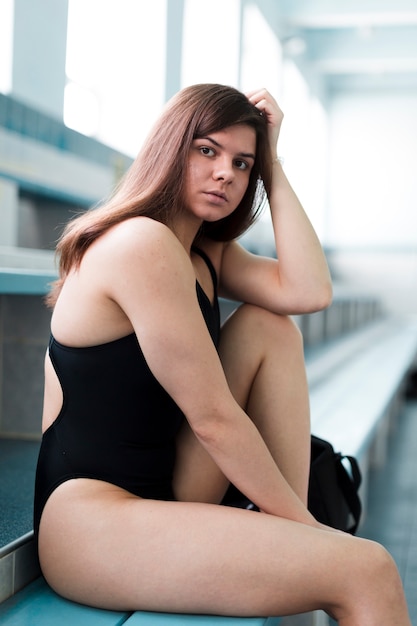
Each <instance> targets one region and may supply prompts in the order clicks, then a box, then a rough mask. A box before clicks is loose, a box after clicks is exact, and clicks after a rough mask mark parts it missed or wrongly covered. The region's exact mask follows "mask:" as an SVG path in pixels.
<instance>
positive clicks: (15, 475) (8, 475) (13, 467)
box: [0, 439, 39, 549]
mask: <svg viewBox="0 0 417 626" xmlns="http://www.w3.org/2000/svg"><path fill="white" fill-rule="evenodd" d="M38 450H39V443H37V442H34V441H14V440H10V439H0V549H1V548H2V547H4V546H5V545H7V544H8V543H11V542H12V541H15V540H16V539H18V538H19V537H21V536H22V535H25V534H26V533H28V532H30V531H31V530H32V528H33V524H32V510H33V509H32V505H33V487H34V476H35V468H36V461H37V456H38Z"/></svg>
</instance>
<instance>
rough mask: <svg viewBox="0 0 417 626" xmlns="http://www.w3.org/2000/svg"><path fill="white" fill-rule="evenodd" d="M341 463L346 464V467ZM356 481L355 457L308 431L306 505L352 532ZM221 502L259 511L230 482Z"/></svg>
mask: <svg viewBox="0 0 417 626" xmlns="http://www.w3.org/2000/svg"><path fill="white" fill-rule="evenodd" d="M344 463H347V464H349V467H350V471H348V469H346V467H345V465H344ZM360 484H361V472H360V469H359V466H358V463H357V461H356V459H355V458H354V457H351V456H342V455H341V454H340V453H339V452H335V451H334V449H333V446H332V445H331V444H330V443H329V442H328V441H324V439H320V438H319V437H315V436H314V435H312V436H311V467H310V482H309V488H308V508H309V511H310V512H311V513H312V514H313V515H314V517H315V518H316V519H317V520H318V521H319V522H322V523H323V524H326V525H327V526H332V527H333V528H337V529H339V530H344V531H345V532H348V533H351V534H352V535H353V534H355V532H356V530H357V528H358V525H359V520H360V516H361V512H362V506H361V501H360V499H359V495H358V489H359V486H360ZM222 504H224V505H226V506H234V507H238V508H241V509H250V510H252V511H259V509H258V508H257V507H256V505H255V504H253V502H251V501H250V500H249V499H248V498H246V496H244V495H243V494H242V493H241V492H240V491H239V490H238V489H237V488H236V487H235V486H234V485H230V487H229V489H228V490H227V492H226V495H225V497H224V499H223V501H222Z"/></svg>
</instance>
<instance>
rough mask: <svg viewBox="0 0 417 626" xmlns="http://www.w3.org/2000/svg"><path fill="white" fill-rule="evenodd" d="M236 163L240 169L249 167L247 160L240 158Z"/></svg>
mask: <svg viewBox="0 0 417 626" xmlns="http://www.w3.org/2000/svg"><path fill="white" fill-rule="evenodd" d="M235 165H236V167H237V168H238V169H239V170H246V169H248V167H249V165H248V164H247V163H246V161H241V159H238V160H237V161H235Z"/></svg>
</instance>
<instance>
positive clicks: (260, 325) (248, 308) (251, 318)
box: [223, 304, 303, 349]
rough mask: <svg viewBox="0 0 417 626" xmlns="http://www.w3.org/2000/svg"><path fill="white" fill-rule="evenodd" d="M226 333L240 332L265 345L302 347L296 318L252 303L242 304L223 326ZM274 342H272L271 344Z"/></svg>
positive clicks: (243, 337) (301, 338) (243, 336)
mask: <svg viewBox="0 0 417 626" xmlns="http://www.w3.org/2000/svg"><path fill="white" fill-rule="evenodd" d="M223 331H224V334H225V335H227V334H228V333H229V332H230V331H231V332H232V333H233V334H235V333H239V334H240V336H241V337H242V339H243V340H245V339H247V338H250V339H255V338H256V341H257V343H258V345H259V343H262V342H265V345H266V346H268V347H270V346H271V345H280V346H281V347H285V346H289V347H291V348H293V349H302V347H303V337H302V334H301V331H300V329H299V327H298V326H297V324H296V323H295V322H294V320H293V319H292V318H291V317H290V316H288V315H278V314H277V313H272V312H271V311H268V310H267V309H264V308H262V307H259V306H255V305H252V304H242V305H241V306H240V307H239V308H238V309H237V310H236V311H235V312H234V313H233V315H232V316H230V318H229V319H228V320H227V321H226V323H225V324H224V326H223ZM271 342H272V344H271Z"/></svg>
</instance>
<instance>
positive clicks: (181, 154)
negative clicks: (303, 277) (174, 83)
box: [47, 84, 272, 305]
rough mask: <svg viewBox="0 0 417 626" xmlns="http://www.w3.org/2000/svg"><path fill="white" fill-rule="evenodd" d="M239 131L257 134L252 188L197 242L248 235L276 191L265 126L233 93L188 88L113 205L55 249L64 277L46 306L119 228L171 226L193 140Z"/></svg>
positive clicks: (67, 232)
mask: <svg viewBox="0 0 417 626" xmlns="http://www.w3.org/2000/svg"><path fill="white" fill-rule="evenodd" d="M235 124H247V125H249V126H251V127H252V128H254V129H255V131H256V137H257V145H256V158H255V163H254V166H253V168H252V170H251V175H250V179H249V184H248V187H247V190H246V193H245V195H244V197H243V199H242V201H241V202H240V204H239V206H238V207H237V208H236V209H235V211H234V212H233V213H232V214H231V215H229V216H228V217H226V218H224V219H222V220H219V221H218V222H214V223H209V222H204V223H203V225H202V227H201V229H200V232H199V235H200V236H201V235H204V236H206V237H209V238H211V239H215V240H218V241H230V240H231V239H235V238H236V237H238V236H239V235H241V234H242V233H243V232H245V230H247V228H249V226H250V225H251V224H252V223H253V222H254V221H255V219H256V217H257V215H258V213H259V211H260V209H261V208H262V205H263V203H264V202H265V199H266V197H267V196H268V195H269V192H270V187H271V176H272V172H271V170H272V163H271V152H270V147H269V140H268V131H267V122H266V119H265V117H264V116H263V115H262V114H261V113H260V111H259V110H258V109H257V108H256V107H255V106H253V105H252V104H251V103H250V102H249V100H248V99H247V98H246V96H245V95H244V94H242V93H241V92H240V91H238V90H237V89H234V88H233V87H227V86H224V85H217V84H201V85H194V86H191V87H186V88H185V89H183V90H182V91H180V92H179V93H178V94H177V95H176V96H174V97H173V98H172V99H171V100H170V101H169V102H168V104H167V105H166V107H165V109H164V110H163V112H162V115H161V116H160V118H159V119H158V121H157V122H156V124H155V125H154V127H153V129H152V131H151V132H150V134H149V136H148V138H147V140H146V141H145V143H144V145H143V147H142V149H141V151H140V152H139V154H138V156H137V158H136V159H135V161H134V162H133V164H132V165H131V167H130V169H129V170H128V172H127V173H126V174H125V176H124V177H123V179H122V180H121V182H120V183H119V185H118V186H117V188H116V189H115V191H114V193H113V195H112V196H111V197H110V198H109V200H108V201H107V202H105V203H104V204H103V205H101V206H100V207H98V208H95V209H91V210H90V211H87V212H86V213H84V214H83V215H81V216H78V217H76V218H75V219H73V220H72V221H71V222H69V223H68V224H67V226H66V228H65V229H64V232H63V234H62V236H61V238H60V240H59V242H58V245H57V248H56V251H57V254H58V255H59V257H60V265H59V270H60V278H59V279H58V280H57V281H56V283H54V285H53V288H52V291H51V293H50V294H49V296H48V298H47V302H48V304H49V305H53V304H54V302H55V301H56V298H57V296H58V293H59V291H60V288H61V286H62V283H63V281H64V280H65V277H66V276H67V274H68V272H69V271H70V270H71V268H72V267H74V266H75V267H77V266H78V265H79V263H80V262H81V259H82V257H83V255H84V253H85V251H86V250H87V248H88V247H89V246H90V245H91V244H92V243H93V241H95V239H97V238H98V237H100V235H102V234H103V233H104V232H106V231H107V230H108V229H109V228H111V227H112V226H114V225H115V224H118V223H119V222H122V221H123V220H126V219H129V218H131V217H137V216H140V215H144V216H147V217H151V218H153V219H155V220H157V221H160V222H162V223H164V224H166V225H167V226H170V225H172V224H173V222H174V220H175V217H176V216H177V215H178V214H179V213H180V212H181V211H182V210H183V208H184V201H183V198H184V181H185V176H184V174H185V172H186V169H187V163H188V155H189V151H190V149H191V144H192V142H193V140H194V139H196V138H198V137H205V136H207V135H209V134H211V133H214V132H217V131H219V130H223V129H224V128H227V127H230V126H233V125H235Z"/></svg>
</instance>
